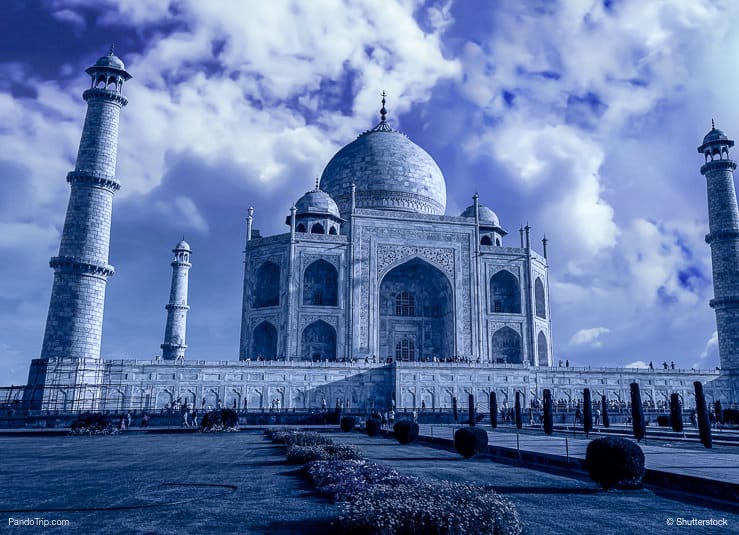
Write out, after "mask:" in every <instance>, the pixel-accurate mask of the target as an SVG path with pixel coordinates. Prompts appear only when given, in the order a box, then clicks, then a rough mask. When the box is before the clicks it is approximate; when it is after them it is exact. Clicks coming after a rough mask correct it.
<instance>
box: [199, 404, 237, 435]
mask: <svg viewBox="0 0 739 535" xmlns="http://www.w3.org/2000/svg"><path fill="white" fill-rule="evenodd" d="M238 429H239V415H238V414H236V411H235V410H233V409H216V410H214V411H210V412H206V413H205V414H203V417H202V418H201V420H200V430H201V431H226V430H236V431H238Z"/></svg>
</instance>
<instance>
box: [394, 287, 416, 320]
mask: <svg viewBox="0 0 739 535" xmlns="http://www.w3.org/2000/svg"><path fill="white" fill-rule="evenodd" d="M395 315H396V316H415V315H416V296H414V295H413V294H412V293H410V292H400V293H399V294H398V295H397V296H396V297H395Z"/></svg>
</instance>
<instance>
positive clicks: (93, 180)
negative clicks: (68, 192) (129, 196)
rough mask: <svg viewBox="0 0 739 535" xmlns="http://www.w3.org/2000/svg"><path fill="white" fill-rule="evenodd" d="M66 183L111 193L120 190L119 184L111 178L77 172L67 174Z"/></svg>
mask: <svg viewBox="0 0 739 535" xmlns="http://www.w3.org/2000/svg"><path fill="white" fill-rule="evenodd" d="M67 182H69V183H70V184H74V183H77V184H90V185H92V186H98V187H101V188H103V189H107V190H109V191H111V192H113V193H115V192H116V191H118V190H119V189H121V183H120V182H118V181H117V180H116V179H115V178H113V177H111V176H96V175H91V174H90V173H80V172H79V171H72V172H70V173H67Z"/></svg>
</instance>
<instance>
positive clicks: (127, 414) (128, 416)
mask: <svg viewBox="0 0 739 535" xmlns="http://www.w3.org/2000/svg"><path fill="white" fill-rule="evenodd" d="M126 424H127V425H128V427H129V428H130V427H131V413H130V412H128V413H126Z"/></svg>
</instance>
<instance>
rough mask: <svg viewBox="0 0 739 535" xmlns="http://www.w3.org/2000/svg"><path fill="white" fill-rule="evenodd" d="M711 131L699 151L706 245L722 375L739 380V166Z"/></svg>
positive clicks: (721, 137) (729, 143) (725, 139)
mask: <svg viewBox="0 0 739 535" xmlns="http://www.w3.org/2000/svg"><path fill="white" fill-rule="evenodd" d="M711 126H712V128H711V131H710V132H708V134H706V137H704V138H703V144H702V145H701V146H700V147H698V152H700V153H701V154H703V155H704V156H705V159H706V162H705V164H704V165H703V166H702V167H701V174H702V175H705V177H706V182H707V186H708V224H709V233H708V234H707V235H706V243H708V244H709V245H710V246H711V265H712V266H713V296H714V297H713V299H712V300H711V303H710V304H711V308H713V309H714V310H715V311H716V330H717V331H718V352H719V357H720V359H721V376H722V377H727V376H728V379H729V380H730V382H731V383H733V384H736V382H737V381H739V210H738V209H737V203H736V190H735V189H734V169H736V163H734V162H733V161H732V160H730V159H729V148H730V147H733V146H734V141H733V140H731V139H729V138H728V137H726V134H724V133H723V132H722V131H721V130H718V129H717V128H716V126H715V125H714V124H713V121H711Z"/></svg>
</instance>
